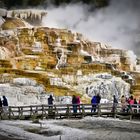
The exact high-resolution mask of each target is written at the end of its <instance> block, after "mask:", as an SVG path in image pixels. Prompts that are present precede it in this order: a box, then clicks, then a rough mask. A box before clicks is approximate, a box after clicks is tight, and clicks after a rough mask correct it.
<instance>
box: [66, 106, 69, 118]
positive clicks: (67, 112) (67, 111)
mask: <svg viewBox="0 0 140 140" xmlns="http://www.w3.org/2000/svg"><path fill="white" fill-rule="evenodd" d="M66 114H67V117H68V118H70V107H69V105H68V104H67V110H66Z"/></svg>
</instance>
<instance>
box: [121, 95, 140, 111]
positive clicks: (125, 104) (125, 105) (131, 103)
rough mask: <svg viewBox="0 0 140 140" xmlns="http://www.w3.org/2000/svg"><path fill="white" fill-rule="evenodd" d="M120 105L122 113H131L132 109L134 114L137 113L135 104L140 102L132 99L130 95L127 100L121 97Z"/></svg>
mask: <svg viewBox="0 0 140 140" xmlns="http://www.w3.org/2000/svg"><path fill="white" fill-rule="evenodd" d="M121 104H122V111H123V112H128V111H132V107H133V108H134V112H137V109H136V108H137V104H140V100H139V101H137V100H136V99H135V98H133V96H132V95H131V96H130V97H129V98H126V97H125V96H124V95H122V97H121ZM139 111H140V110H139Z"/></svg>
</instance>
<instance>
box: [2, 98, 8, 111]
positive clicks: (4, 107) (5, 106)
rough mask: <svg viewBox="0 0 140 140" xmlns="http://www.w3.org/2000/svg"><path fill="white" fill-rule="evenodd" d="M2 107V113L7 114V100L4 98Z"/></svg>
mask: <svg viewBox="0 0 140 140" xmlns="http://www.w3.org/2000/svg"><path fill="white" fill-rule="evenodd" d="M2 105H3V111H4V112H5V113H7V111H8V100H7V98H6V97H5V96H3V101H2Z"/></svg>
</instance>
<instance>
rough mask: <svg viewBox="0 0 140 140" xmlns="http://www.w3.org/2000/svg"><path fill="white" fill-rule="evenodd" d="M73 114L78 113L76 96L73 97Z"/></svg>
mask: <svg viewBox="0 0 140 140" xmlns="http://www.w3.org/2000/svg"><path fill="white" fill-rule="evenodd" d="M72 105H73V113H77V98H76V96H75V95H73V96H72Z"/></svg>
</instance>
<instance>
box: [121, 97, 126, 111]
mask: <svg viewBox="0 0 140 140" xmlns="http://www.w3.org/2000/svg"><path fill="white" fill-rule="evenodd" d="M121 105H122V111H123V112H125V111H126V108H127V102H126V98H125V96H124V95H122V97H121Z"/></svg>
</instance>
